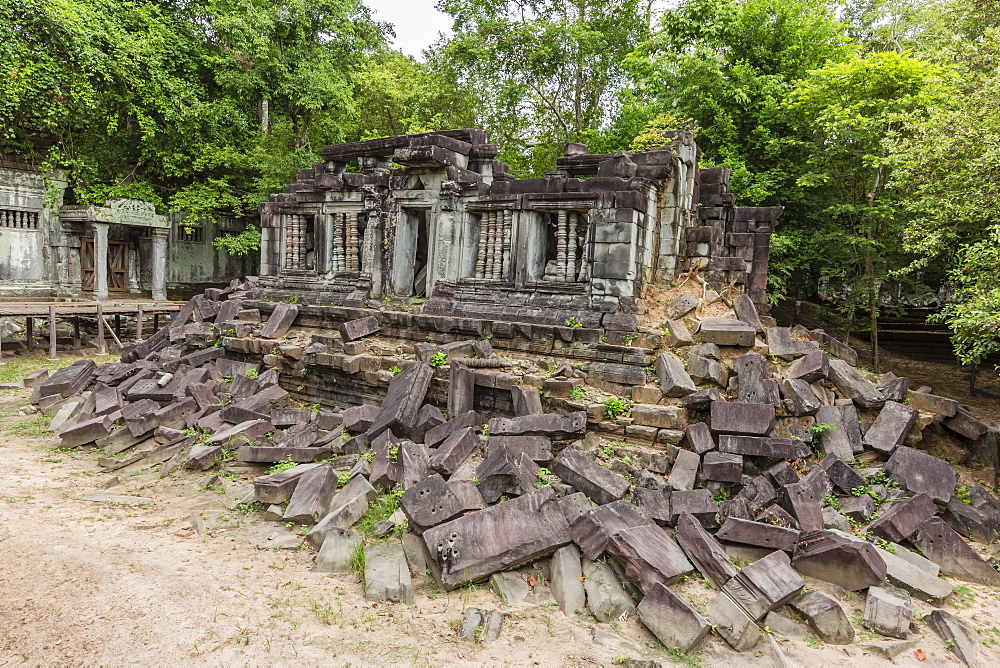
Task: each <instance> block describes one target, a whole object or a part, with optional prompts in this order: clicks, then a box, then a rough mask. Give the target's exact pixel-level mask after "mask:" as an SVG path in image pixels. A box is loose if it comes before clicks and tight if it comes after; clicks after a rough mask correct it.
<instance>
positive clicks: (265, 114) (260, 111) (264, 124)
mask: <svg viewBox="0 0 1000 668" xmlns="http://www.w3.org/2000/svg"><path fill="white" fill-rule="evenodd" d="M269 105H270V100H268V99H267V98H266V97H262V98H260V100H258V101H257V118H258V119H260V133H261V134H263V135H266V134H267V133H268V131H269V130H270V129H271V116H270V111H269V109H268V107H269Z"/></svg>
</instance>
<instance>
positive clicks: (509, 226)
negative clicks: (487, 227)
mask: <svg viewBox="0 0 1000 668" xmlns="http://www.w3.org/2000/svg"><path fill="white" fill-rule="evenodd" d="M513 231H514V212H513V211H511V210H510V209H504V211H503V269H502V271H501V275H500V278H502V279H503V280H505V281H509V280H510V244H511V235H512V234H513Z"/></svg>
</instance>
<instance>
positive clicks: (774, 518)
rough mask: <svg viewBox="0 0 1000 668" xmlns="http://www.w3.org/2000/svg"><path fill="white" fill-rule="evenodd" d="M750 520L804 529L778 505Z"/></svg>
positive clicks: (765, 509)
mask: <svg viewBox="0 0 1000 668" xmlns="http://www.w3.org/2000/svg"><path fill="white" fill-rule="evenodd" d="M750 519H752V520H754V521H757V522H763V523H764V524H773V525H774V526H777V527H785V528H786V529H795V530H796V531H801V530H802V527H801V526H799V521H798V520H797V519H795V516H794V515H791V514H790V513H789V512H788V511H787V510H785V509H784V508H782V507H781V506H779V505H778V504H774V505H773V506H768V507H767V508H764V509H763V510H762V511H760V512H759V513H757V516H756V517H751V518H750ZM824 519H825V518H824Z"/></svg>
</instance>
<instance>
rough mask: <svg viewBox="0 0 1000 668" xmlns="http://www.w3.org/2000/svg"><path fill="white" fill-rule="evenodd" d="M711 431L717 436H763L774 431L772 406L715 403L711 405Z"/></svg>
mask: <svg viewBox="0 0 1000 668" xmlns="http://www.w3.org/2000/svg"><path fill="white" fill-rule="evenodd" d="M711 415H712V431H713V432H715V433H717V434H720V433H721V434H743V435H747V436H764V435H766V434H769V433H770V432H771V431H772V430H773V429H774V406H772V405H771V404H745V403H730V402H725V401H716V402H713V403H712V408H711Z"/></svg>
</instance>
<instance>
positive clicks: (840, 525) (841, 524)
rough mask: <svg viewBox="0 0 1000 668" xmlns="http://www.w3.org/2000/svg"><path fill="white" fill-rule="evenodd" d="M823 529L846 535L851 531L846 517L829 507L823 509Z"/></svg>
mask: <svg viewBox="0 0 1000 668" xmlns="http://www.w3.org/2000/svg"><path fill="white" fill-rule="evenodd" d="M823 527H824V528H826V529H837V530H838V531H843V532H845V533H848V532H850V531H851V523H850V522H849V521H848V520H847V517H846V516H844V515H842V514H840V513H839V512H837V511H836V510H834V509H833V508H830V507H826V508H823Z"/></svg>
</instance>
